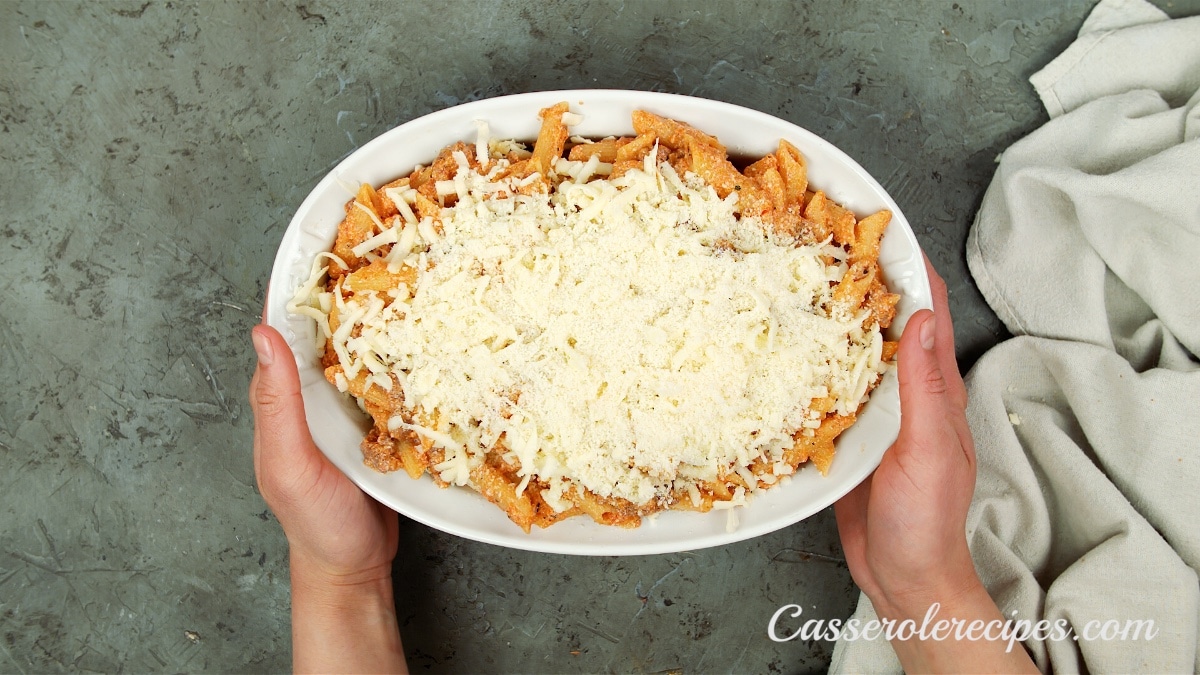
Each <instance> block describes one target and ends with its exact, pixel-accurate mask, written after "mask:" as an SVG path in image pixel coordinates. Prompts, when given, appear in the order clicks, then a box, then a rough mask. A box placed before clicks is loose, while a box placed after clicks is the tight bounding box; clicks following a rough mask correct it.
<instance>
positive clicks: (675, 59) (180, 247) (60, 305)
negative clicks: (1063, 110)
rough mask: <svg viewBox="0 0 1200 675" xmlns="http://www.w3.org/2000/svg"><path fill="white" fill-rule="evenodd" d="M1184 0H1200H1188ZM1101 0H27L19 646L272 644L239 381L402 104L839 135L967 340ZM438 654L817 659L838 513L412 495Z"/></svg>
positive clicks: (18, 53) (2, 326)
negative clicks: (984, 204)
mask: <svg viewBox="0 0 1200 675" xmlns="http://www.w3.org/2000/svg"><path fill="white" fill-rule="evenodd" d="M1161 4H1162V6H1164V8H1166V9H1167V10H1168V11H1169V12H1171V13H1172V14H1175V15H1181V14H1189V13H1195V12H1196V11H1198V10H1200V3H1197V2H1196V1H1195V0H1189V2H1180V1H1178V0H1176V1H1175V2H1171V3H1166V2H1163V3H1161ZM1091 5H1092V2H1091V0H1070V1H1067V2H1061V3H1051V2H1035V1H1030V2H1014V1H1008V2H1003V1H997V2H990V1H984V0H976V1H968V0H960V1H959V2H957V3H952V2H950V1H949V0H947V1H945V2H929V1H926V2H919V3H895V4H889V3H876V2H866V1H864V2H852V1H845V2H836V3H816V2H813V3H796V4H793V3H784V2H734V1H733V0H728V1H725V2H683V1H674V0H671V1H662V2H650V1H641V2H639V1H636V0H629V1H627V2H624V3H619V2H608V1H596V2H561V3H553V4H551V3H549V2H544V3H543V2H536V1H535V0H507V1H504V2H454V1H451V2H436V3H435V2H428V3H426V2H421V3H417V2H408V3H384V2H354V1H343V2H323V1H318V0H311V1H310V2H307V3H299V4H297V3H290V2H289V3H281V2H267V3H254V2H243V3H214V2H201V3H195V2H184V1H179V0H176V1H174V2H167V3H160V2H155V3H150V2H145V3H142V2H133V3H128V2H125V3H86V4H76V3H57V2H18V3H14V2H3V3H2V4H0V191H2V194H3V205H4V208H3V209H2V210H0V256H2V257H0V262H2V264H0V316H2V319H0V373H3V375H2V376H0V377H2V378H3V385H4V386H3V388H2V389H0V671H3V672H12V671H15V672H38V671H60V670H79V671H104V672H117V671H160V670H162V671H165V670H170V671H182V670H186V671H192V670H200V671H280V670H285V669H287V668H288V666H289V658H290V657H289V649H290V637H289V632H288V625H289V623H288V614H287V612H288V597H289V593H288V587H287V562H286V542H285V541H284V539H283V536H282V534H281V532H280V530H279V527H278V525H277V523H276V522H275V521H274V519H273V518H272V516H271V515H270V513H268V512H267V510H266V507H265V505H264V504H263V502H262V500H261V499H260V498H259V496H258V494H257V492H256V490H255V487H254V477H253V469H252V464H251V458H250V438H251V419H250V415H249V410H248V408H247V405H246V394H245V391H246V386H247V383H248V380H249V376H250V372H251V368H252V364H253V353H252V351H251V348H250V344H249V340H248V331H249V329H250V327H251V326H252V325H253V324H254V323H255V322H256V317H257V315H258V312H259V307H260V306H261V303H262V296H263V288H264V284H265V281H266V279H267V275H268V272H269V269H270V264H271V260H272V256H273V254H274V250H275V247H276V246H277V244H278V242H279V239H280V237H281V235H282V233H283V230H284V228H285V226H286V225H287V222H288V219H289V217H290V215H291V213H292V211H293V210H294V209H295V208H296V207H297V206H298V205H299V203H300V201H301V200H302V199H303V198H304V196H305V194H306V193H307V192H308V190H309V189H310V188H311V187H312V186H313V185H314V184H315V183H316V181H317V180H318V179H319V178H320V177H321V176H322V175H323V174H324V173H325V172H326V171H327V170H329V169H330V168H331V167H332V166H333V165H334V164H335V163H336V162H338V161H339V160H340V159H341V158H343V157H344V156H346V155H347V154H348V153H349V152H351V151H353V150H354V149H355V148H356V147H358V146H360V145H362V144H363V143H364V142H366V141H367V140H369V139H370V138H372V137H374V136H375V135H377V134H379V133H381V132H383V131H385V130H386V129H388V128H391V127H393V126H395V125H397V124H399V123H401V122H404V121H406V120H409V119H412V118H414V117H417V116H419V115H422V114H425V113H427V112H430V111H433V110H437V109H439V108H443V107H445V106H449V105H453V104H456V103H460V102H463V101H469V100H474V99H478V98H483V97H489V96H496V95H500V94H507V93H517V92H522V91H530V90H539V89H553V88H575V87H609V88H633V89H653V90H661V91H670V92H677V93H684V94H693V95H696V96H703V97H709V98H715V99H722V100H726V101H732V102H735V103H739V104H742V105H746V106H749V107H753V108H757V109H759V110H763V111H765V112H768V113H771V114H774V115H778V116H780V117H782V118H785V119H788V120H791V121H793V122H796V123H798V124H800V125H802V126H805V127H807V128H809V129H811V130H813V131H815V132H817V133H818V134H820V135H822V136H824V137H825V138H827V139H829V140H830V141H832V142H834V143H836V144H838V145H840V146H841V147H842V148H844V149H845V150H847V151H848V152H849V154H851V155H852V156H854V157H855V158H857V159H858V160H859V161H860V162H861V163H862V164H863V165H864V166H865V167H866V168H867V169H868V170H869V171H871V172H872V173H873V174H874V175H875V176H876V177H878V178H879V179H880V180H881V181H882V182H883V184H884V185H885V186H886V187H887V188H888V189H889V190H890V191H891V193H892V194H893V195H894V196H895V198H896V200H897V201H898V202H899V203H900V205H901V206H902V208H903V209H904V210H905V212H906V214H907V216H908V218H909V220H910V221H911V222H912V223H913V225H914V227H915V229H916V231H917V235H918V237H919V238H920V240H921V243H922V244H923V246H924V247H925V248H926V250H927V251H928V252H929V254H930V256H931V257H932V258H933V259H934V260H935V261H936V263H937V265H938V267H939V269H940V270H941V271H942V273H943V274H944V275H945V276H946V277H947V278H948V280H949V282H950V286H951V289H952V293H953V296H952V304H953V311H954V314H955V319H956V334H957V337H958V339H959V346H960V354H961V355H962V357H963V360H964V363H970V362H972V361H973V360H974V359H975V358H976V357H977V356H978V355H979V354H980V353H981V352H982V351H983V350H985V349H986V348H987V347H989V346H990V345H992V344H994V343H995V342H996V341H998V340H999V339H1001V338H1002V337H1003V334H1002V330H1001V328H1000V326H999V324H998V323H997V321H996V319H995V317H994V316H993V315H992V314H991V313H990V312H989V311H988V309H987V308H986V306H984V305H983V304H982V302H981V300H980V297H979V295H978V293H977V292H976V291H975V290H974V288H973V287H972V285H971V282H970V280H969V278H968V276H967V275H966V273H965V265H964V263H963V253H962V245H963V241H964V238H965V235H966V231H967V228H968V226H969V224H970V222H971V219H972V217H973V214H974V210H975V208H976V206H977V205H978V203H979V200H980V198H981V196H982V194H983V190H984V188H985V186H986V184H987V182H988V180H989V178H990V176H991V172H992V167H993V160H994V158H995V157H996V155H997V153H998V152H999V151H1000V150H1002V149H1003V148H1004V147H1005V146H1006V145H1007V144H1009V143H1010V142H1012V141H1013V140H1014V139H1016V138H1018V137H1020V136H1021V135H1023V134H1025V133H1027V132H1029V131H1030V130H1032V129H1034V128H1036V127H1037V126H1038V125H1039V124H1040V123H1041V122H1042V121H1043V120H1044V115H1043V113H1042V112H1041V108H1040V106H1039V104H1038V102H1037V101H1036V99H1035V97H1034V95H1033V93H1032V91H1031V89H1030V88H1029V86H1028V85H1027V83H1026V78H1027V77H1028V75H1029V74H1031V73H1032V72H1034V71H1035V70H1036V69H1037V68H1039V67H1040V66H1042V65H1043V64H1044V63H1046V62H1047V61H1048V60H1049V59H1050V58H1052V57H1053V56H1054V55H1056V54H1057V53H1058V52H1059V51H1061V50H1062V49H1063V48H1064V47H1065V46H1066V45H1067V44H1069V42H1070V41H1071V39H1072V37H1073V35H1074V33H1075V31H1076V30H1077V29H1078V27H1079V25H1080V23H1081V22H1082V19H1083V17H1084V16H1085V15H1086V14H1087V11H1088V10H1089V9H1090V6H1091ZM402 535H403V551H402V553H401V556H400V557H399V559H398V561H397V564H396V568H395V578H396V584H397V588H398V594H397V603H398V606H399V611H400V616H401V620H402V623H403V636H404V640H405V644H406V646H407V648H408V651H409V657H410V662H411V664H412V667H413V669H414V670H415V671H418V672H422V671H426V670H428V671H436V672H443V671H457V672H501V671H531V672H574V671H618V672H626V671H630V672H666V671H684V672H806V671H821V670H823V669H824V668H825V666H826V664H827V663H828V658H829V654H830V650H831V645H830V644H827V643H822V642H811V641H795V642H789V643H784V644H776V643H774V642H771V641H770V640H768V639H767V635H766V625H767V622H768V620H769V619H770V617H771V615H772V613H773V612H774V611H775V609H776V608H778V607H779V606H781V605H783V604H785V603H798V604H801V605H802V606H803V607H804V611H805V613H806V616H811V617H821V618H835V617H839V618H840V617H845V616H847V615H848V614H849V613H850V612H851V610H852V608H853V605H854V602H855V595H856V592H855V589H854V586H853V583H852V581H851V579H850V576H849V573H848V571H847V569H846V566H845V564H844V562H843V561H842V559H841V552H840V548H839V545H838V542H837V536H836V529H835V526H834V523H833V518H832V513H831V512H828V511H826V512H823V513H821V514H819V515H818V516H816V517H813V518H811V519H809V520H807V521H805V522H803V523H801V524H798V525H796V526H794V527H791V528H788V529H787V530H785V531H782V532H777V533H775V534H773V535H770V536H766V537H762V538H759V539H756V540H753V541H750V542H746V543H741V544H736V545H732V546H727V547H723V548H716V549H708V550H700V551H695V552H690V553H681V554H676V555H663V556H649V557H639V558H571V557H563V556H552V555H541V554H531V553H523V552H514V551H508V550H504V549H499V548H495V547H492V546H487V545H482V544H476V543H473V542H470V541H464V540H460V539H457V538H455V537H452V536H449V535H444V534H441V533H439V532H435V531H431V530H429V529H427V528H425V527H423V526H419V525H416V524H414V523H411V522H404V524H403V528H402Z"/></svg>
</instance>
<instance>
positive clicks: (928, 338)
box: [896, 310, 949, 450]
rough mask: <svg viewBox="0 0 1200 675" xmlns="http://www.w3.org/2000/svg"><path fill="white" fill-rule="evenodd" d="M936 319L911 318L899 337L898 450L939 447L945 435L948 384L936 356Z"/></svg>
mask: <svg viewBox="0 0 1200 675" xmlns="http://www.w3.org/2000/svg"><path fill="white" fill-rule="evenodd" d="M936 340H937V317H936V316H935V315H934V313H933V312H931V311H929V310H921V311H920V312H917V313H916V314H914V315H913V316H912V317H911V318H910V319H909V320H908V325H907V326H905V328H904V334H903V335H902V336H901V337H900V351H899V353H898V354H897V364H896V365H897V370H898V373H899V376H900V439H899V440H902V441H905V442H904V443H899V444H898V445H899V446H900V447H904V448H906V449H912V450H919V449H920V448H922V447H931V446H932V447H939V445H940V442H941V441H942V440H943V439H941V438H940V436H941V435H942V434H944V433H946V432H947V431H948V429H947V426H946V424H945V423H944V421H945V419H946V410H947V409H948V407H949V403H948V393H947V392H948V391H949V384H948V382H947V380H946V376H945V374H944V373H943V372H942V366H941V362H940V360H939V359H938V355H937V345H936Z"/></svg>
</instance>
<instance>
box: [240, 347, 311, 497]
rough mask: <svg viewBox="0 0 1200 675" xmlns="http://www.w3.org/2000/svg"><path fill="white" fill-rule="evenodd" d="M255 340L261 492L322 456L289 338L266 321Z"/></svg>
mask: <svg viewBox="0 0 1200 675" xmlns="http://www.w3.org/2000/svg"><path fill="white" fill-rule="evenodd" d="M251 340H252V341H253V343H254V351H255V353H257V354H258V368H257V369H255V371H254V378H253V379H252V380H251V381H250V408H251V410H252V411H253V412H254V469H255V473H256V474H257V475H258V480H259V488H260V490H263V489H264V488H266V489H267V491H272V490H271V487H272V486H269V485H264V483H276V482H282V483H285V484H287V483H291V482H292V481H291V480H289V478H290V477H294V476H296V475H297V474H298V473H302V471H303V470H304V469H306V468H307V465H308V464H309V463H310V462H311V461H312V460H318V457H317V456H318V455H319V454H320V451H319V450H317V449H316V446H315V445H314V444H313V441H312V435H311V434H310V433H309V430H308V422H307V419H306V417H305V414H304V399H303V398H302V397H301V395H300V373H299V371H298V370H297V369H296V360H295V359H293V358H292V350H291V348H290V347H289V346H288V344H287V341H285V340H284V339H283V336H282V335H280V334H279V331H277V330H275V329H274V328H271V327H270V326H267V325H258V326H255V327H254V329H253V331H251ZM318 461H319V460H318ZM288 467H291V469H290V470H289V469H288ZM283 474H287V475H286V476H285V475H283Z"/></svg>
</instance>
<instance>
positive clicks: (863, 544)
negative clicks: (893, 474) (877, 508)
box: [833, 476, 872, 574]
mask: <svg viewBox="0 0 1200 675" xmlns="http://www.w3.org/2000/svg"><path fill="white" fill-rule="evenodd" d="M871 478H872V477H871V476H867V478H866V480H864V481H863V482H861V483H859V484H858V485H857V486H855V488H854V489H853V490H851V491H850V492H848V493H846V494H845V495H844V496H843V497H842V498H841V499H839V500H837V502H836V503H835V504H834V505H833V514H834V517H835V518H836V520H837V529H838V538H839V539H841V540H842V552H843V553H844V554H845V556H846V564H847V565H849V566H850V572H851V573H852V574H853V573H856V572H858V566H859V563H860V562H861V561H863V560H865V558H866V553H867V506H868V505H869V504H870V497H871Z"/></svg>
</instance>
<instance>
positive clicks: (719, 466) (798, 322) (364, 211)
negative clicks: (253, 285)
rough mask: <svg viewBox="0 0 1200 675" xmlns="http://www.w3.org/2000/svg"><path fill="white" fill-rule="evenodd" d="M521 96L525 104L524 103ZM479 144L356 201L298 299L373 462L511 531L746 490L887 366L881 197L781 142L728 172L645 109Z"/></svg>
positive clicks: (546, 125)
mask: <svg viewBox="0 0 1200 675" xmlns="http://www.w3.org/2000/svg"><path fill="white" fill-rule="evenodd" d="M531 114H532V111H531ZM539 115H540V117H541V121H542V124H541V131H540V133H539V135H538V137H537V139H536V141H535V142H534V143H533V144H532V147H531V148H529V147H526V146H525V145H523V144H521V143H518V142H516V141H513V140H494V139H491V138H489V133H488V128H487V125H486V123H483V122H479V123H478V125H479V129H478V137H477V139H476V140H475V141H474V142H467V141H463V142H459V143H456V144H454V145H452V146H450V147H447V148H445V149H444V150H443V151H442V152H441V153H440V154H439V155H438V156H437V157H436V158H434V159H433V161H432V162H431V163H430V164H429V165H428V166H418V167H416V168H415V169H413V170H412V171H411V172H410V173H408V174H406V175H404V176H402V177H400V178H398V179H396V180H394V181H392V182H390V183H387V184H385V185H381V186H377V187H376V186H372V185H367V184H364V185H362V186H360V187H359V188H358V191H357V194H356V196H355V197H354V199H352V200H350V201H349V202H348V203H347V206H346V214H345V219H344V220H343V221H342V223H341V224H340V226H339V228H338V233H337V237H336V240H335V241H334V243H333V246H332V250H331V251H329V252H327V253H322V254H320V255H319V256H318V257H317V259H316V261H314V264H313V268H312V273H311V275H310V276H309V278H308V279H307V281H306V282H305V283H304V284H303V285H302V286H301V287H300V288H299V289H298V290H297V291H296V295H295V297H294V299H293V300H292V302H291V303H290V304H289V305H288V309H289V311H292V312H295V313H300V314H304V315H307V316H310V317H312V319H313V320H314V321H315V322H316V325H317V335H318V339H319V340H321V341H322V343H323V345H324V352H323V366H324V367H325V376H326V378H327V379H328V380H329V381H330V382H331V383H332V384H333V385H335V386H336V387H337V388H338V389H339V390H341V391H343V392H347V393H348V394H349V395H351V396H353V397H355V398H356V399H357V400H358V402H359V404H360V405H361V407H362V408H363V409H364V410H365V412H366V413H367V414H369V415H370V417H371V419H372V427H371V429H370V431H369V432H368V433H367V435H366V437H365V438H364V440H363V442H362V449H363V456H364V461H365V462H366V463H367V464H368V465H369V466H370V467H372V468H373V469H375V470H377V471H381V472H388V471H395V470H399V469H403V470H405V471H406V472H407V473H408V474H409V475H410V476H412V477H414V478H418V477H420V476H422V475H424V474H426V473H428V474H429V475H430V476H431V477H432V480H434V481H436V482H437V483H438V484H439V485H441V486H443V487H448V486H451V485H455V486H466V487H469V488H472V489H474V490H476V491H478V492H479V493H480V494H482V495H483V496H484V497H485V498H487V499H488V500H490V501H491V502H493V503H495V504H497V505H498V506H500V507H501V508H502V509H504V511H505V512H506V513H507V514H508V516H509V518H510V519H511V520H512V521H513V522H515V523H516V524H517V525H518V526H520V527H521V528H523V529H524V530H525V531H526V532H528V531H530V529H531V527H532V526H534V525H536V526H539V527H546V526H549V525H551V524H553V523H555V522H558V521H560V520H562V519H564V518H568V517H571V516H575V515H587V516H590V517H591V518H593V519H594V520H596V521H597V522H599V523H603V524H607V525H618V526H623V527H636V526H637V525H638V524H640V522H641V518H642V517H643V516H646V515H649V514H653V513H656V512H658V511H661V510H664V509H684V510H699V511H708V510H710V509H714V508H717V509H722V508H731V507H734V506H738V505H741V504H743V503H745V501H746V500H747V498H749V497H751V496H752V495H753V494H754V493H757V492H759V491H760V490H765V489H769V488H771V487H773V486H776V485H778V484H779V483H781V482H783V481H786V479H787V477H788V476H789V475H791V474H793V473H794V472H795V471H797V470H798V469H800V467H801V466H802V465H804V464H806V463H811V464H813V465H814V467H815V469H816V470H818V471H820V472H822V473H824V472H826V471H827V470H828V468H829V466H830V463H831V462H832V461H833V457H834V440H835V438H836V437H837V436H838V435H839V434H840V433H841V432H842V431H843V430H845V429H846V428H848V427H849V426H850V425H851V424H852V423H853V422H854V420H855V416H856V414H857V413H858V411H859V409H860V407H861V405H862V404H863V403H864V402H865V401H866V399H867V397H868V395H869V393H870V391H871V389H872V388H873V387H874V386H875V385H876V384H877V382H878V381H879V378H880V376H881V374H882V373H883V372H884V371H885V370H886V368H887V367H888V363H889V362H890V361H891V360H892V358H893V355H894V353H895V350H896V343H894V342H889V341H887V340H885V339H884V337H883V332H882V331H883V329H885V328H887V326H888V325H889V324H890V323H891V321H892V318H893V316H894V313H895V309H894V308H895V305H896V302H897V299H898V296H896V295H895V294H893V293H890V292H889V291H888V289H887V288H886V286H885V285H884V283H883V280H882V276H881V273H880V270H879V265H878V258H879V245H880V240H881V238H882V236H883V233H884V230H885V228H886V226H887V224H888V222H889V220H890V218H891V214H890V213H889V212H888V211H880V212H877V213H873V214H867V215H865V217H863V218H861V219H860V218H858V217H857V216H856V214H854V213H852V212H851V211H849V210H848V209H846V208H844V207H842V206H841V205H839V204H837V203H836V202H834V201H833V200H832V199H830V198H829V197H827V196H826V195H825V193H824V192H823V191H821V190H813V189H812V188H811V187H810V185H809V183H808V176H807V166H806V164H805V160H804V157H803V155H802V154H801V153H800V152H799V150H797V148H796V147H795V146H793V145H792V144H791V143H789V142H787V141H786V140H781V141H780V142H779V146H778V150H777V151H776V152H775V153H773V154H769V155H766V156H764V157H762V158H758V159H755V160H754V161H752V162H751V163H749V164H747V165H745V166H744V167H743V168H741V169H739V168H738V166H735V164H734V163H733V162H732V161H731V160H730V159H729V157H728V153H727V151H726V149H725V148H724V147H723V146H722V145H721V144H720V142H719V141H718V140H717V139H716V138H714V137H713V136H710V135H708V134H705V133H704V132H703V131H701V130H698V129H696V128H694V127H692V126H689V125H687V124H684V123H682V122H677V121H674V120H670V119H666V118H663V117H659V116H657V115H654V114H652V113H650V112H645V111H638V112H635V113H634V114H633V120H632V122H633V128H634V130H635V134H634V135H633V136H628V137H621V138H611V137H610V138H604V139H584V138H579V137H576V136H571V135H570V127H571V126H573V125H575V124H577V123H578V122H579V121H580V119H581V118H580V116H579V115H577V114H575V113H572V112H570V111H569V110H568V106H567V104H565V103H560V104H558V105H556V106H552V107H549V108H546V109H544V110H542V111H540V113H539Z"/></svg>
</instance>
